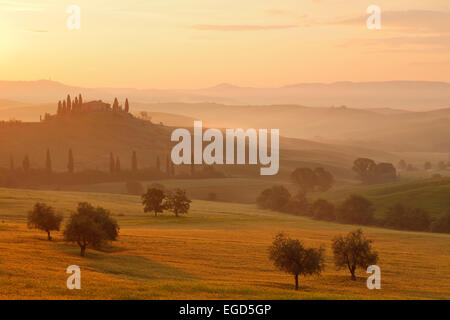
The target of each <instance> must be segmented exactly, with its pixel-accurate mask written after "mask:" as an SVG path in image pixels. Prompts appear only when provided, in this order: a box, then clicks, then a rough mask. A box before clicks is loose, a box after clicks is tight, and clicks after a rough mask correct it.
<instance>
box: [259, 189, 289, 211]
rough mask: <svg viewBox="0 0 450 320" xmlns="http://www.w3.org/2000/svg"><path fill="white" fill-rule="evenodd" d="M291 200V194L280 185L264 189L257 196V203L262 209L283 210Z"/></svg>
mask: <svg viewBox="0 0 450 320" xmlns="http://www.w3.org/2000/svg"><path fill="white" fill-rule="evenodd" d="M290 200H291V194H290V193H289V191H288V190H287V189H286V188H285V187H284V186H281V185H280V186H273V187H271V188H269V189H265V190H263V191H262V192H261V194H260V195H259V196H258V198H256V203H257V205H258V207H260V208H261V209H270V210H282V208H283V207H284V206H285V205H286V204H287V203H288V202H289V201H290Z"/></svg>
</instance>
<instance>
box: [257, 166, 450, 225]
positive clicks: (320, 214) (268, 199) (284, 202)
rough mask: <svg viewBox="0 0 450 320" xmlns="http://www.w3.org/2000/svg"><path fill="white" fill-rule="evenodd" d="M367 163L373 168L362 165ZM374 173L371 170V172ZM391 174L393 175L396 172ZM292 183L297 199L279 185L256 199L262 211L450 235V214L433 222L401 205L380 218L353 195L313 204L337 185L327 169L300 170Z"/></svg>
mask: <svg viewBox="0 0 450 320" xmlns="http://www.w3.org/2000/svg"><path fill="white" fill-rule="evenodd" d="M355 163H356V165H357V166H359V165H361V166H360V168H362V167H366V168H368V167H371V166H372V165H371V162H370V161H368V162H366V161H362V162H360V161H355ZM364 163H365V164H369V166H366V165H362V164H364ZM386 167H388V166H386ZM389 167H390V166H389ZM370 171H371V169H369V170H368V172H370ZM388 171H390V172H392V169H389V170H388ZM360 172H366V171H364V170H362V171H361V170H360ZM381 172H383V171H381ZM362 175H365V174H364V173H363V174H362ZM291 181H292V182H293V183H294V184H295V186H296V187H297V190H298V193H297V194H296V195H291V193H290V192H289V190H288V189H287V188H286V187H284V186H282V185H275V186H272V187H270V188H267V189H265V190H263V191H262V192H261V194H260V195H259V196H258V197H257V199H256V203H257V205H258V206H259V207H260V208H262V209H269V210H273V211H279V212H283V213H289V214H294V215H299V216H306V217H310V218H313V219H315V220H323V221H334V222H339V223H344V224H357V225H374V226H380V227H385V228H393V229H398V230H410V231H431V232H439V233H450V210H449V211H448V212H446V213H444V214H443V215H442V216H441V217H440V218H439V219H434V220H433V218H432V217H431V215H430V213H429V212H428V211H426V210H423V209H420V208H413V207H409V206H406V205H403V204H400V203H398V204H395V205H393V206H392V207H390V208H388V209H387V210H386V212H385V215H384V217H382V218H376V217H375V208H374V206H373V203H372V202H371V201H370V200H368V199H367V198H365V197H363V196H361V195H355V194H354V195H350V196H348V197H347V198H346V199H345V200H344V201H343V202H342V203H340V204H339V205H337V206H336V205H335V204H333V203H332V202H329V201H327V200H324V199H317V200H315V201H310V200H309V199H308V198H307V195H308V194H309V193H311V192H324V191H327V190H329V189H330V188H331V187H332V186H333V184H334V178H333V176H332V175H331V173H329V172H328V171H326V170H325V169H323V168H316V169H314V170H313V169H309V168H297V169H295V170H294V171H293V172H292V174H291ZM371 181H373V180H371ZM378 181H379V180H378Z"/></svg>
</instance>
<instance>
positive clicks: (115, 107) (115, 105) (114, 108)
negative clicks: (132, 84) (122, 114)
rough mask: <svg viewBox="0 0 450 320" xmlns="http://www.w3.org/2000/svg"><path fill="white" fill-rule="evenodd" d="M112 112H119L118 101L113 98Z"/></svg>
mask: <svg viewBox="0 0 450 320" xmlns="http://www.w3.org/2000/svg"><path fill="white" fill-rule="evenodd" d="M112 108H113V111H115V112H117V111H119V100H117V98H114V103H113V107H112Z"/></svg>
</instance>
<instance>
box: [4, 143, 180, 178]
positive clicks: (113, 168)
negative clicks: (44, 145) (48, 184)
mask: <svg viewBox="0 0 450 320" xmlns="http://www.w3.org/2000/svg"><path fill="white" fill-rule="evenodd" d="M9 166H10V170H11V171H14V170H15V164H14V158H13V156H12V155H11V156H10V165H9ZM22 168H23V170H24V171H25V172H26V173H27V172H29V171H30V158H29V157H28V155H25V157H24V158H23V160H22ZM156 168H157V169H158V171H161V161H160V158H159V156H157V157H156ZM45 170H46V172H47V173H49V174H51V173H52V172H53V166H52V159H51V155H50V150H49V149H47V153H46V158H45ZM74 170H75V164H74V157H73V152H72V149H69V153H68V159H67V172H68V173H74ZM120 171H121V164H120V158H119V157H118V156H117V157H114V154H113V153H112V152H111V153H110V156H109V172H110V173H119V172H120ZM131 171H132V172H137V171H138V160H137V154H136V151H133V153H132V156H131ZM165 172H166V173H167V175H168V176H175V166H174V164H173V162H172V161H170V157H169V156H167V157H166V171H165Z"/></svg>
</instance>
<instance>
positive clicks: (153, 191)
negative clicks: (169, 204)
mask: <svg viewBox="0 0 450 320" xmlns="http://www.w3.org/2000/svg"><path fill="white" fill-rule="evenodd" d="M164 199H166V194H165V193H164V191H163V190H162V189H159V188H149V189H148V190H147V192H146V193H144V194H143V195H142V204H143V205H144V212H154V213H155V217H157V216H158V213H162V212H163V211H164V210H165V209H166V204H165V203H164Z"/></svg>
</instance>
